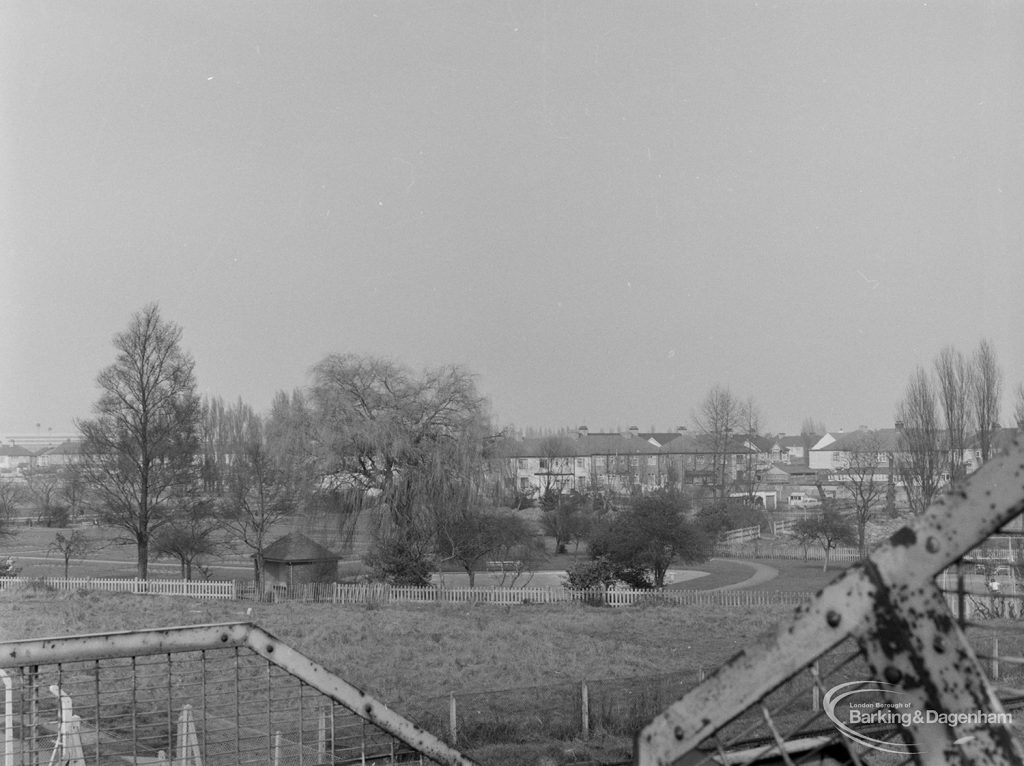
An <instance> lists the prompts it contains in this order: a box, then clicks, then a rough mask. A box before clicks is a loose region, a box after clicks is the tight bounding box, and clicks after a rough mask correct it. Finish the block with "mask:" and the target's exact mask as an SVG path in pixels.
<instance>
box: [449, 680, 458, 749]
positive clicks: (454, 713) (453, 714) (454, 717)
mask: <svg viewBox="0 0 1024 766" xmlns="http://www.w3.org/2000/svg"><path fill="white" fill-rule="evenodd" d="M458 721H459V717H458V710H457V709H456V707H455V693H454V692H452V693H451V694H449V695H448V733H449V735H450V736H451V738H452V746H453V747H454V746H455V745H457V744H458V742H459V724H458Z"/></svg>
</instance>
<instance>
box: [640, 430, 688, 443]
mask: <svg viewBox="0 0 1024 766" xmlns="http://www.w3.org/2000/svg"><path fill="white" fill-rule="evenodd" d="M684 433H686V431H662V432H651V433H643V434H640V438H641V439H646V440H647V441H649V442H653V443H655V444H657V446H659V447H663V446H664V445H666V444H668V443H669V442H670V441H672V440H673V439H675V438H676V437H677V436H679V435H680V434H684Z"/></svg>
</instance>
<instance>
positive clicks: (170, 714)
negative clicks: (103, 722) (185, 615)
mask: <svg viewBox="0 0 1024 766" xmlns="http://www.w3.org/2000/svg"><path fill="white" fill-rule="evenodd" d="M172 662H173V660H172V658H171V654H170V652H168V653H167V752H168V753H172V749H173V747H174V696H173V694H174V693H173V682H174V678H173V675H174V674H173V672H172V666H171V663H172ZM97 731H98V730H97ZM172 757H173V754H172Z"/></svg>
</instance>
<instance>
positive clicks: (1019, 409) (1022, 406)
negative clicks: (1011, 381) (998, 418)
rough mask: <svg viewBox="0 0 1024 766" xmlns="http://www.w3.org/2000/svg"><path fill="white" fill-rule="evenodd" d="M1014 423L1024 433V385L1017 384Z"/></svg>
mask: <svg viewBox="0 0 1024 766" xmlns="http://www.w3.org/2000/svg"><path fill="white" fill-rule="evenodd" d="M1013 422H1014V423H1016V425H1017V428H1019V429H1020V430H1022V431H1024V383H1018V384H1017V398H1016V400H1015V401H1014V404H1013Z"/></svg>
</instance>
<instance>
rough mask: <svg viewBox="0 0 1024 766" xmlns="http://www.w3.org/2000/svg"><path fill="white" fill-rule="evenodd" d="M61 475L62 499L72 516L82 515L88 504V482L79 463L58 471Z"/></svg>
mask: <svg viewBox="0 0 1024 766" xmlns="http://www.w3.org/2000/svg"><path fill="white" fill-rule="evenodd" d="M58 474H59V476H60V499H61V500H62V501H63V502H64V503H65V504H66V506H67V509H68V513H69V515H70V516H71V518H75V517H77V516H79V515H81V513H82V511H83V509H84V508H85V507H86V506H87V490H88V483H87V482H86V477H85V474H84V472H83V471H82V467H81V466H80V465H78V464H77V463H71V464H69V465H66V466H64V467H63V468H61V469H60V470H59V471H58Z"/></svg>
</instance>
